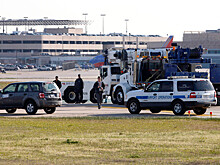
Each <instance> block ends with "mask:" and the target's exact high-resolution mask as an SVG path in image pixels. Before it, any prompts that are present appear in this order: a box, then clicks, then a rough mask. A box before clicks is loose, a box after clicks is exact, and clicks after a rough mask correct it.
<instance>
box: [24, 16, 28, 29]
mask: <svg viewBox="0 0 220 165" xmlns="http://www.w3.org/2000/svg"><path fill="white" fill-rule="evenodd" d="M24 19H25V20H26V23H25V31H27V29H26V26H27V19H28V17H24Z"/></svg>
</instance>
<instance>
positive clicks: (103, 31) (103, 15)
mask: <svg viewBox="0 0 220 165" xmlns="http://www.w3.org/2000/svg"><path fill="white" fill-rule="evenodd" d="M105 16H106V14H101V17H102V34H104V33H105V29H104V28H105V27H104V23H105V20H104V17H105Z"/></svg>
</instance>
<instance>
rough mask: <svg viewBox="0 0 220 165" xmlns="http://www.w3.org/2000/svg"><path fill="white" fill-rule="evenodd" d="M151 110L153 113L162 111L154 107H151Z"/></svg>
mask: <svg viewBox="0 0 220 165" xmlns="http://www.w3.org/2000/svg"><path fill="white" fill-rule="evenodd" d="M150 111H151V112H152V113H159V112H160V111H161V109H154V108H151V109H150Z"/></svg>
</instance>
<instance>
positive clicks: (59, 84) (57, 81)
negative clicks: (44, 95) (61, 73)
mask: <svg viewBox="0 0 220 165" xmlns="http://www.w3.org/2000/svg"><path fill="white" fill-rule="evenodd" d="M53 82H55V83H56V84H57V86H58V88H59V89H60V88H61V87H62V84H61V81H60V80H58V76H56V77H55V80H54V81H53Z"/></svg>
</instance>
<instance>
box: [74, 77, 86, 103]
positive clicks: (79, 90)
mask: <svg viewBox="0 0 220 165" xmlns="http://www.w3.org/2000/svg"><path fill="white" fill-rule="evenodd" d="M83 88H84V83H83V80H82V78H81V76H80V74H78V78H77V79H76V81H75V89H76V103H81V102H82V100H83Z"/></svg>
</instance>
